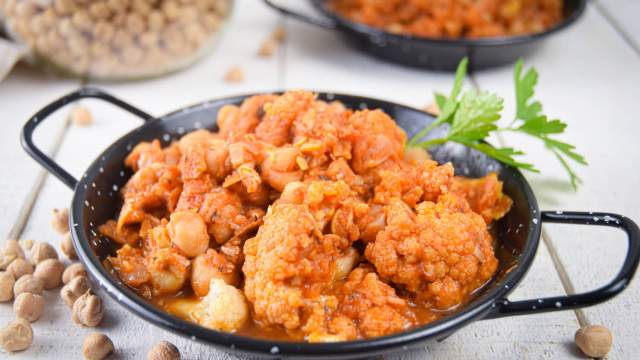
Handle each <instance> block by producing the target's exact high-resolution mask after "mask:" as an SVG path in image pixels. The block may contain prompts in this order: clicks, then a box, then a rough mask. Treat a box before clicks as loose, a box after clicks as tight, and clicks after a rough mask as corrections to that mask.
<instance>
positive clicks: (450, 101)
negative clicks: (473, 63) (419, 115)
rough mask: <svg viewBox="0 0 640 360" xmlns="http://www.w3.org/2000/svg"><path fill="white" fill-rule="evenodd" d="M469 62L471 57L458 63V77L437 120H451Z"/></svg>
mask: <svg viewBox="0 0 640 360" xmlns="http://www.w3.org/2000/svg"><path fill="white" fill-rule="evenodd" d="M468 63H469V59H467V58H464V59H462V61H460V64H458V68H457V69H456V78H455V80H454V81H453V89H451V94H449V97H448V98H447V99H446V101H445V102H444V104H443V106H442V107H441V108H440V115H438V118H437V119H436V122H449V121H450V119H451V117H452V115H453V114H454V113H455V111H456V109H457V108H458V96H459V95H460V91H462V85H463V83H464V77H465V76H466V75H467V64H468Z"/></svg>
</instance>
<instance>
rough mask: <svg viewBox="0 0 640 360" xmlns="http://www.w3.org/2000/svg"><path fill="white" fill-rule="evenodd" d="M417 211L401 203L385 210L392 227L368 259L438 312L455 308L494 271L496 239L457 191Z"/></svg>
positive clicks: (371, 246) (395, 202)
mask: <svg viewBox="0 0 640 360" xmlns="http://www.w3.org/2000/svg"><path fill="white" fill-rule="evenodd" d="M416 210H417V213H415V212H414V211H413V210H412V209H411V208H410V207H409V206H407V205H406V204H405V203H404V202H403V201H401V200H399V199H395V200H393V201H392V202H391V203H390V204H389V205H388V206H386V207H385V213H386V223H387V226H386V227H385V229H384V230H383V231H381V232H380V233H378V236H377V237H376V240H375V241H374V242H373V243H369V244H368V245H367V248H366V251H365V256H366V258H367V259H368V260H369V261H370V262H371V263H372V264H373V265H374V266H375V267H376V270H377V271H378V274H379V275H380V277H381V278H382V279H383V280H387V281H391V282H393V283H395V284H399V285H403V286H404V287H405V288H406V289H407V290H408V291H410V292H412V293H415V294H416V295H417V297H418V299H419V300H422V301H425V302H426V303H428V304H430V305H432V306H434V307H436V308H438V309H448V308H451V307H453V306H456V305H458V304H460V303H461V302H462V301H463V300H464V298H465V297H466V296H467V295H469V294H470V293H472V292H473V291H474V290H476V289H477V288H478V287H480V286H482V285H483V284H484V283H485V282H486V281H487V280H489V279H490V278H491V276H492V275H493V273H494V272H495V270H496V268H497V265H498V261H497V259H496V258H495V256H494V253H493V246H492V238H491V235H490V234H489V231H488V230H487V225H486V224H485V222H484V220H483V219H482V217H481V216H480V215H478V214H476V213H473V212H472V211H471V209H470V208H469V204H468V203H467V201H466V200H465V199H464V198H462V197H460V196H458V195H456V194H454V193H448V194H445V195H442V196H441V197H440V198H439V200H438V203H433V202H429V201H426V202H423V203H421V204H419V205H418V206H417V208H416Z"/></svg>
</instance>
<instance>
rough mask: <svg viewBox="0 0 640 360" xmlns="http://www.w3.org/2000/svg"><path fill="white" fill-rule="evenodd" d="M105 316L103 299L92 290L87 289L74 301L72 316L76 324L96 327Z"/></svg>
mask: <svg viewBox="0 0 640 360" xmlns="http://www.w3.org/2000/svg"><path fill="white" fill-rule="evenodd" d="M103 317H104V308H103V307H102V300H101V299H100V298H99V297H98V296H97V295H95V294H94V293H93V292H92V291H91V290H87V292H85V293H84V295H82V296H80V297H79V298H78V299H77V300H76V301H75V302H74V303H73V308H72V310H71V318H72V319H73V321H74V322H75V323H76V324H79V325H83V326H88V327H95V326H98V324H100V322H101V321H102V318H103Z"/></svg>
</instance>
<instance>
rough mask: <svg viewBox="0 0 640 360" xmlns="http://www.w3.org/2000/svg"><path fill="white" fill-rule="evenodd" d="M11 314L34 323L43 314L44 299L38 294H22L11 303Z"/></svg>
mask: <svg viewBox="0 0 640 360" xmlns="http://www.w3.org/2000/svg"><path fill="white" fill-rule="evenodd" d="M13 312H14V313H15V314H16V316H17V317H19V318H22V319H25V320H28V321H30V322H34V321H36V320H38V319H40V316H42V313H43V312H44V297H42V295H38V294H32V293H22V294H20V295H18V296H16V300H15V301H14V302H13Z"/></svg>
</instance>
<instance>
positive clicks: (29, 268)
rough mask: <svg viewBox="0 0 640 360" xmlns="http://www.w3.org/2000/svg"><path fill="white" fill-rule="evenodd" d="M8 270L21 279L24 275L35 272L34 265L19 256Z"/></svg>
mask: <svg viewBox="0 0 640 360" xmlns="http://www.w3.org/2000/svg"><path fill="white" fill-rule="evenodd" d="M7 272H9V273H11V274H12V275H13V277H14V278H15V279H20V278H21V277H22V275H27V274H33V265H32V264H31V263H30V262H28V261H27V260H25V259H22V258H17V259H15V260H13V262H11V264H9V266H8V267H7Z"/></svg>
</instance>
